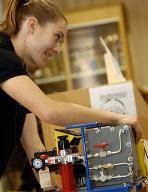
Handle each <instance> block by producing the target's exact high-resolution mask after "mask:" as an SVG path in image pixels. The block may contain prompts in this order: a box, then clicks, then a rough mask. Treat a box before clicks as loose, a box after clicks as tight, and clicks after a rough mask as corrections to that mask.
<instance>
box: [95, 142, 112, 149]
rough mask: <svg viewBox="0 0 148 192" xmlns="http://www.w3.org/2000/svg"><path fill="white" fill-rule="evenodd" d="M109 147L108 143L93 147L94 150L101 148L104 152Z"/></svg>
mask: <svg viewBox="0 0 148 192" xmlns="http://www.w3.org/2000/svg"><path fill="white" fill-rule="evenodd" d="M108 146H109V144H107V143H98V144H95V145H93V147H94V148H100V149H102V150H104V149H105V148H106V147H108Z"/></svg>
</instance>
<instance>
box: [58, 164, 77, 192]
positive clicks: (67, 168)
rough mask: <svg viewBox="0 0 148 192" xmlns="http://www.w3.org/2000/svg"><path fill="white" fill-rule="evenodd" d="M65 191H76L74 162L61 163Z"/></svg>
mask: <svg viewBox="0 0 148 192" xmlns="http://www.w3.org/2000/svg"><path fill="white" fill-rule="evenodd" d="M60 173H61V178H62V186H63V192H76V186H75V179H74V173H73V165H72V163H68V164H60Z"/></svg>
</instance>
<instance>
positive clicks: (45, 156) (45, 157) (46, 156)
mask: <svg viewBox="0 0 148 192" xmlns="http://www.w3.org/2000/svg"><path fill="white" fill-rule="evenodd" d="M40 158H41V159H43V160H45V159H47V158H48V155H46V154H43V155H40Z"/></svg>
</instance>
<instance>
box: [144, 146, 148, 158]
mask: <svg viewBox="0 0 148 192" xmlns="http://www.w3.org/2000/svg"><path fill="white" fill-rule="evenodd" d="M144 152H145V155H146V158H147V159H148V154H147V151H146V149H145V147H144Z"/></svg>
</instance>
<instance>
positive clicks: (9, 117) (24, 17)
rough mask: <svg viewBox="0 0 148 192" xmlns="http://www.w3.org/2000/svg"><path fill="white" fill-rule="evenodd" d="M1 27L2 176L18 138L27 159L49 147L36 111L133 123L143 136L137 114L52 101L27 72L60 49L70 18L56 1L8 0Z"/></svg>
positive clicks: (58, 119)
mask: <svg viewBox="0 0 148 192" xmlns="http://www.w3.org/2000/svg"><path fill="white" fill-rule="evenodd" d="M0 31H1V33H0V83H1V84H0V85H1V89H0V122H1V134H0V146H1V150H2V151H1V154H2V155H1V156H0V177H1V176H2V174H3V173H4V170H5V168H6V166H7V164H8V161H9V157H10V156H11V154H12V151H13V147H14V145H15V143H16V142H18V141H19V140H20V141H21V143H22V146H23V147H24V149H25V151H26V153H27V156H28V158H29V160H30V159H31V158H32V157H33V155H34V152H35V151H39V150H44V149H45V148H44V146H43V144H42V143H41V141H40V139H39V136H38V132H37V126H36V120H35V115H36V116H37V117H39V119H40V120H41V121H44V122H47V123H50V124H55V125H61V126H65V125H68V124H76V123H84V122H92V121H98V122H99V123H102V124H111V125H118V124H130V125H132V126H133V128H134V129H135V132H136V135H137V138H140V137H141V133H142V130H141V127H140V125H139V124H138V122H137V119H135V118H133V117H128V116H124V115H119V114H115V113H111V112H106V111H103V110H95V109H90V108H87V107H83V106H79V105H76V104H72V103H69V104H67V103H64V102H58V101H54V100H52V99H50V98H48V97H47V96H46V95H45V94H44V93H43V92H42V91H41V90H40V89H39V88H38V87H37V85H36V84H35V83H34V82H33V81H32V80H31V79H30V78H29V77H28V75H27V72H26V68H30V67H31V68H32V67H33V68H34V69H37V68H40V67H43V66H44V63H46V60H47V59H48V58H49V57H51V56H52V55H53V54H57V53H59V52H60V48H61V44H62V43H63V42H64V38H65V36H66V33H67V21H66V18H65V17H64V15H63V13H62V12H61V10H60V9H59V8H58V7H57V6H55V5H54V4H53V3H51V2H50V1H49V0H28V1H23V0H10V2H9V4H8V7H7V10H6V14H5V18H4V21H3V22H2V23H1V25H0Z"/></svg>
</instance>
